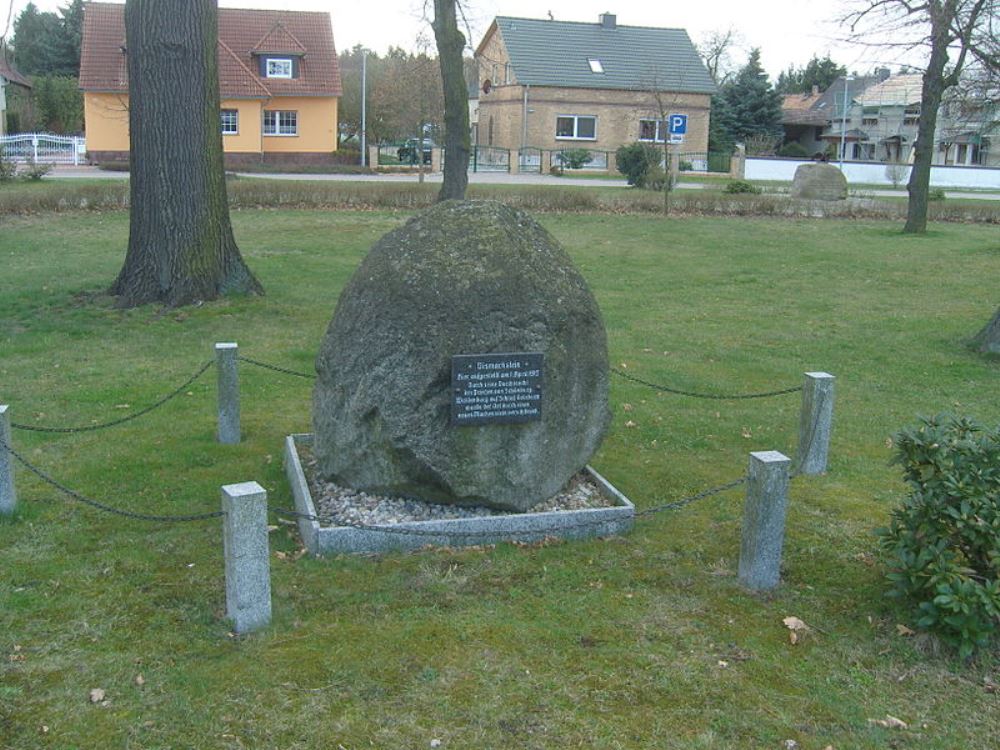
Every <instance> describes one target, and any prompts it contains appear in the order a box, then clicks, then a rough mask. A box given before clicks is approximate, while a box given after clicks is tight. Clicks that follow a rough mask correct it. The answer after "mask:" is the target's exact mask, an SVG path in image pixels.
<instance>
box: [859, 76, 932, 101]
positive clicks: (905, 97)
mask: <svg viewBox="0 0 1000 750" xmlns="http://www.w3.org/2000/svg"><path fill="white" fill-rule="evenodd" d="M922 94H923V77H922V76H921V75H920V74H917V73H913V74H906V75H898V76H893V77H892V78H889V79H886V80H885V81H882V83H876V84H875V85H874V86H869V87H868V88H867V89H866V90H865V92H864V93H863V94H861V96H858V97H856V99H855V101H857V103H858V104H860V105H862V106H864V107H878V106H882V107H905V106H906V105H908V104H920V100H921V98H922Z"/></svg>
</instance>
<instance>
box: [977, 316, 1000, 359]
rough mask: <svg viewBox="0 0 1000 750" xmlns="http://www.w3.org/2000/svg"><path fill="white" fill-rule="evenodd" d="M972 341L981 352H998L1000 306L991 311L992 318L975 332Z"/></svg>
mask: <svg viewBox="0 0 1000 750" xmlns="http://www.w3.org/2000/svg"><path fill="white" fill-rule="evenodd" d="M973 343H974V344H975V346H976V348H977V349H978V350H979V351H981V352H989V353H990V354H1000V307H998V308H997V311H996V312H995V313H993V318H992V320H990V322H989V323H987V324H986V325H985V326H984V327H983V330H981V331H980V332H979V333H977V334H976V337H975V338H974V339H973Z"/></svg>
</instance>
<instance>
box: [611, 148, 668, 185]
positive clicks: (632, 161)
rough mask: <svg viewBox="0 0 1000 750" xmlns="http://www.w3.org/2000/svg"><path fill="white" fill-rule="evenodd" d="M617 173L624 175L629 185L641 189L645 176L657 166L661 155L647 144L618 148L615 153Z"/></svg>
mask: <svg viewBox="0 0 1000 750" xmlns="http://www.w3.org/2000/svg"><path fill="white" fill-rule="evenodd" d="M615 157H616V161H617V164H618V171H619V172H621V173H622V174H623V175H625V179H626V180H628V184H629V185H634V186H636V187H643V186H644V185H645V182H646V174H647V173H648V172H649V170H650V169H651V168H652V167H654V166H659V164H660V161H661V159H662V155H661V153H660V151H659V149H657V148H656V147H654V146H650V145H649V144H648V143H639V142H636V143H629V144H627V145H624V146H619V147H618V151H617V152H615Z"/></svg>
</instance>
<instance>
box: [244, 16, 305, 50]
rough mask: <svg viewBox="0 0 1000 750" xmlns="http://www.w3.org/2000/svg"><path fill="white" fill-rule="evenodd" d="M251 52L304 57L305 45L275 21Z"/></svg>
mask: <svg viewBox="0 0 1000 750" xmlns="http://www.w3.org/2000/svg"><path fill="white" fill-rule="evenodd" d="M251 51H252V52H260V53H263V52H277V53H284V54H286V55H289V54H290V55H304V54H305V52H306V48H305V45H303V44H302V42H300V41H299V40H298V39H296V38H295V35H294V34H292V32H290V31H289V30H288V29H286V28H285V26H284V24H282V23H281V21H277V22H276V23H275V24H274V26H272V27H271V29H270V30H269V31H268V32H267V33H266V34H264V37H263V38H262V39H261V40H260V41H259V42H257V44H255V45H254V47H253V50H251Z"/></svg>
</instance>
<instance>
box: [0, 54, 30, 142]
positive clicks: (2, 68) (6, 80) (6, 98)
mask: <svg viewBox="0 0 1000 750" xmlns="http://www.w3.org/2000/svg"><path fill="white" fill-rule="evenodd" d="M30 91H31V81H29V80H28V79H27V78H26V77H24V76H23V75H21V74H20V73H19V72H18V70H17V68H15V67H14V65H13V64H12V63H11V62H10V61H9V60H8V59H7V49H6V47H0V135H7V132H8V131H9V130H20V127H18V125H17V124H16V123H12V125H14V127H12V128H11V127H9V126H8V123H7V120H8V112H10V113H11V114H13V112H15V111H16V108H15V106H14V102H15V100H17V99H20V98H24V99H26V98H27V96H28V93H29V92H30ZM11 119H14V118H13V117H12V118H11Z"/></svg>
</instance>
